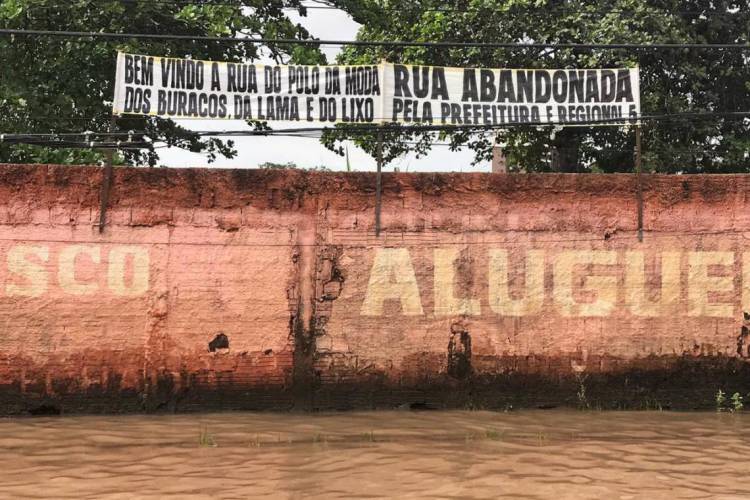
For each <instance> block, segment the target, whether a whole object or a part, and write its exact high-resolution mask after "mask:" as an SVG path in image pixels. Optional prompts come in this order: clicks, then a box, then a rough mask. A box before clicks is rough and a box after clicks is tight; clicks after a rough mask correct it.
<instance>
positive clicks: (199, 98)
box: [157, 90, 227, 118]
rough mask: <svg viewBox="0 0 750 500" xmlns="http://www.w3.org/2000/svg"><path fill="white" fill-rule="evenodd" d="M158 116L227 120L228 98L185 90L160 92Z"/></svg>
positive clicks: (158, 94) (158, 95)
mask: <svg viewBox="0 0 750 500" xmlns="http://www.w3.org/2000/svg"><path fill="white" fill-rule="evenodd" d="M157 114H159V115H164V116H173V117H186V118H226V117H227V96H225V95H216V94H207V93H205V92H189V91H185V90H159V91H158V93H157Z"/></svg>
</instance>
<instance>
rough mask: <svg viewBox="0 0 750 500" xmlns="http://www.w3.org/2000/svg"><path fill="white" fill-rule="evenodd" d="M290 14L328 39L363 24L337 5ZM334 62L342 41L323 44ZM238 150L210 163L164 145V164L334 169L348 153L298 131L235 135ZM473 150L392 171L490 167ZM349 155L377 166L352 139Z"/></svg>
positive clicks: (226, 126) (403, 163) (356, 163)
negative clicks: (283, 134)
mask: <svg viewBox="0 0 750 500" xmlns="http://www.w3.org/2000/svg"><path fill="white" fill-rule="evenodd" d="M289 17H290V18H291V19H292V20H293V21H295V22H299V23H301V24H302V25H303V26H305V27H306V28H307V29H308V30H309V31H310V32H311V33H312V34H313V35H314V36H316V37H318V38H321V39H328V40H353V39H354V38H355V36H356V34H357V29H358V27H359V25H358V24H357V23H355V22H354V21H353V20H352V19H351V18H350V17H349V16H348V15H347V14H346V13H344V12H341V11H337V10H324V9H310V10H308V15H307V16H306V17H300V16H299V15H298V14H297V13H296V12H290V13H289ZM323 50H324V51H325V52H326V55H327V57H328V61H329V62H331V63H332V62H333V61H334V59H335V57H336V54H337V53H338V50H339V48H338V47H329V48H325V47H324V49H323ZM178 123H180V124H181V125H183V126H185V127H188V128H191V129H194V130H216V131H220V130H243V129H249V128H250V127H249V126H248V125H247V124H246V123H245V122H243V121H239V120H228V121H224V120H214V121H204V120H178ZM272 127H273V128H274V129H282V128H294V127H299V124H298V123H294V122H289V123H287V122H275V123H274V124H273V125H272ZM234 141H235V145H236V149H237V152H238V155H237V157H236V158H234V159H231V160H230V159H226V158H220V159H218V160H217V161H216V162H214V163H212V164H210V165H209V163H208V162H207V160H206V157H205V155H202V154H195V153H189V152H186V151H184V150H181V149H177V148H170V149H162V150H160V151H159V154H160V155H161V164H163V165H167V166H170V167H205V166H211V167H219V168H255V167H257V166H258V165H259V164H261V163H264V162H274V163H287V162H293V163H295V164H297V165H298V166H300V167H304V168H311V167H318V166H325V167H327V168H330V169H331V170H345V169H346V160H345V158H343V157H341V156H338V155H336V154H334V153H332V152H331V151H329V150H328V149H326V148H325V147H324V146H323V145H322V144H321V143H320V141H319V140H317V139H307V138H297V137H236V138H234ZM473 157H474V155H473V153H472V152H471V151H470V150H468V149H464V150H462V151H457V152H452V151H449V149H448V148H447V147H445V146H435V147H434V148H433V150H432V152H431V153H430V154H429V155H428V156H426V157H423V158H419V159H417V158H415V156H414V155H413V154H409V155H406V156H404V157H401V158H399V159H397V160H396V161H394V162H392V163H391V164H389V165H388V168H387V169H386V171H390V170H392V169H393V167H398V168H399V169H400V170H401V171H402V172H404V171H409V172H432V171H438V172H444V171H456V172H458V171H463V172H489V171H490V164H489V162H484V163H482V164H479V165H476V166H472V165H471V161H472V159H473ZM349 158H350V162H351V165H352V168H353V169H354V170H359V171H364V170H374V169H375V161H374V160H373V159H372V157H371V156H370V155H368V154H366V153H365V152H363V151H362V150H361V149H359V148H357V147H356V146H355V145H353V144H351V143H349Z"/></svg>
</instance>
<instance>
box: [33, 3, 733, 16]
mask: <svg viewBox="0 0 750 500" xmlns="http://www.w3.org/2000/svg"><path fill="white" fill-rule="evenodd" d="M120 2H121V3H123V4H136V2H137V0H120ZM149 4H157V5H168V6H169V5H171V6H175V7H191V6H196V7H240V8H256V9H257V8H258V6H257V5H251V4H248V3H245V2H238V3H229V2H226V1H217V2H214V1H195V0H150V1H149ZM30 7H31V8H34V9H54V8H65V9H67V8H69V6H68V5H67V4H64V5H63V4H60V5H55V6H51V5H39V6H36V5H33V6H30ZM279 9H280V10H287V11H295V12H298V11H300V10H323V11H341V12H346V10H345V9H343V8H341V7H336V6H333V5H322V4H318V5H309V4H302V5H300V6H292V5H285V6H281V7H279ZM406 10H408V8H403V7H385V6H381V7H378V8H377V12H404V11H406ZM417 10H419V12H437V13H450V14H470V13H484V12H487V11H488V10H491V9H490V8H485V9H481V8H468V7H467V8H459V7H424V6H418V7H417ZM540 11H543V12H545V13H548V12H557V11H563V12H575V13H580V14H631V15H643V13H641V12H636V11H634V10H632V9H631V10H628V9H623V8H606V7H598V8H594V9H585V8H580V7H579V6H575V5H569V4H559V5H545V6H543V7H542V8H540ZM496 12H500V13H504V14H506V13H507V14H512V13H513V12H512V10H509V11H496ZM657 12H658V13H661V14H668V15H703V16H706V17H707V18H709V17H712V16H740V15H743V14H746V13H744V12H742V11H739V10H738V11H735V12H732V11H722V12H719V11H710V10H708V9H703V10H667V11H657Z"/></svg>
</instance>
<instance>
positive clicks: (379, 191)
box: [375, 130, 383, 238]
mask: <svg viewBox="0 0 750 500" xmlns="http://www.w3.org/2000/svg"><path fill="white" fill-rule="evenodd" d="M377 161H378V173H377V175H376V178H375V236H376V237H377V238H379V237H380V209H381V205H382V201H383V131H382V130H378V143H377Z"/></svg>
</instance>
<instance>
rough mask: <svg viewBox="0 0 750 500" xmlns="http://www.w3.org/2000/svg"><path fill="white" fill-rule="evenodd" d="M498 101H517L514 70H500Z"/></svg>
mask: <svg viewBox="0 0 750 500" xmlns="http://www.w3.org/2000/svg"><path fill="white" fill-rule="evenodd" d="M497 102H516V92H515V90H514V85H513V72H512V71H511V70H509V69H503V70H500V79H499V81H498V84H497Z"/></svg>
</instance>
